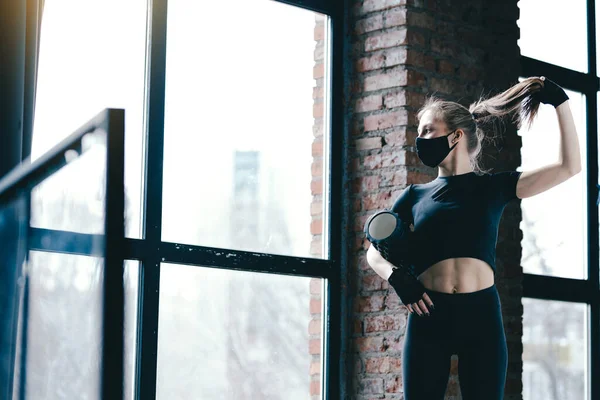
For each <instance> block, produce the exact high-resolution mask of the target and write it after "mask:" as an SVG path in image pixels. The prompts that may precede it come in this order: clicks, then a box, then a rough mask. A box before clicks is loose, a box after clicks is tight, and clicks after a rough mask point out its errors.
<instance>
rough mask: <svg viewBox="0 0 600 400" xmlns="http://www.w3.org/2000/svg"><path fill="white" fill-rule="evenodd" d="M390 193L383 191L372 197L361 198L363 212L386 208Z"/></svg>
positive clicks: (389, 200) (388, 203)
mask: <svg viewBox="0 0 600 400" xmlns="http://www.w3.org/2000/svg"><path fill="white" fill-rule="evenodd" d="M391 198H392V196H391V193H390V191H383V192H379V193H376V194H373V195H365V196H364V198H363V203H362V205H363V210H365V211H371V210H382V209H384V208H387V207H388V206H389V205H390V202H391Z"/></svg>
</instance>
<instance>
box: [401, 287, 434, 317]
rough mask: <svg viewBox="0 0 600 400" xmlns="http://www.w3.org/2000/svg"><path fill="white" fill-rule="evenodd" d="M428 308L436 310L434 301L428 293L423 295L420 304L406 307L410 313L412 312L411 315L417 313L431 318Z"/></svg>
mask: <svg viewBox="0 0 600 400" xmlns="http://www.w3.org/2000/svg"><path fill="white" fill-rule="evenodd" d="M427 306H429V308H430V309H431V310H434V309H435V307H434V305H433V301H431V298H430V297H429V295H428V294H427V293H423V298H422V299H421V300H419V301H418V302H416V303H412V304H407V305H406V307H407V308H408V312H410V313H411V314H412V313H417V314H418V315H420V316H424V315H427V316H428V317H429V314H430V311H429V309H428V308H427Z"/></svg>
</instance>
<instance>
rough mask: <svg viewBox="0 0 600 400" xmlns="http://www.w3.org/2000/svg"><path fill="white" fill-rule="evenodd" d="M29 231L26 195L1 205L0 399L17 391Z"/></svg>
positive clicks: (9, 397)
mask: <svg viewBox="0 0 600 400" xmlns="http://www.w3.org/2000/svg"><path fill="white" fill-rule="evenodd" d="M28 228H29V213H28V200H27V196H26V195H25V196H17V197H15V198H12V199H10V200H9V199H5V201H2V202H0V243H1V245H0V399H12V398H15V397H16V396H18V394H13V395H11V392H12V391H13V389H14V392H16V393H18V390H19V385H18V384H17V382H18V381H19V370H20V366H19V359H20V356H21V352H20V351H19V348H20V341H19V334H18V332H19V330H20V322H21V318H20V313H19V310H20V309H22V307H21V299H22V296H23V279H22V276H23V265H24V263H25V258H26V256H27V230H28ZM14 392H13V393H14ZM17 398H18V397H17Z"/></svg>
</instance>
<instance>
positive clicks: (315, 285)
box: [310, 278, 323, 313]
mask: <svg viewBox="0 0 600 400" xmlns="http://www.w3.org/2000/svg"><path fill="white" fill-rule="evenodd" d="M322 283H323V280H322V279H321V278H311V280H310V294H318V295H320V294H321V286H322ZM320 312H321V311H320V310H319V313H320Z"/></svg>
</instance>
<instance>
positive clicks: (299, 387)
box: [156, 264, 323, 400]
mask: <svg viewBox="0 0 600 400" xmlns="http://www.w3.org/2000/svg"><path fill="white" fill-rule="evenodd" d="M322 284H323V281H322V280H320V279H311V278H303V277H298V276H288V275H275V274H260V273H250V272H239V271H231V270H223V269H216V268H205V267H193V266H184V265H173V264H163V265H162V268H161V275H160V310H159V329H158V367H157V386H156V391H157V396H156V398H157V399H158V400H165V399H169V400H178V399H181V400H187V399H190V398H194V399H203V400H210V399H214V400H226V399H232V400H233V399H235V400H241V399H282V400H283V399H308V398H311V399H315V398H320V397H321V393H320V382H321V370H322V365H321V362H322V360H321V357H323V354H322V351H321V340H320V338H321V332H322V329H321V327H322V326H323V321H322V312H321V297H320V295H321V290H320V287H321V286H322Z"/></svg>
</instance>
